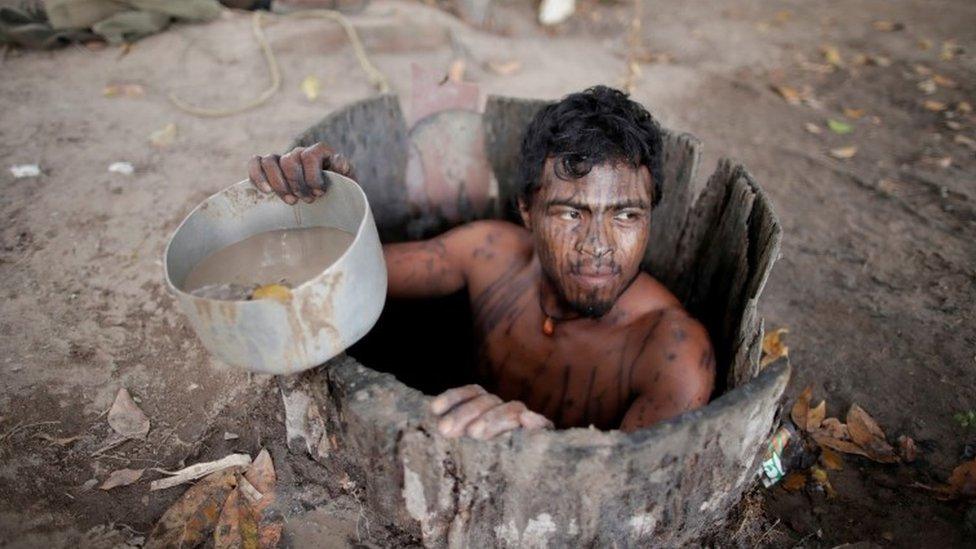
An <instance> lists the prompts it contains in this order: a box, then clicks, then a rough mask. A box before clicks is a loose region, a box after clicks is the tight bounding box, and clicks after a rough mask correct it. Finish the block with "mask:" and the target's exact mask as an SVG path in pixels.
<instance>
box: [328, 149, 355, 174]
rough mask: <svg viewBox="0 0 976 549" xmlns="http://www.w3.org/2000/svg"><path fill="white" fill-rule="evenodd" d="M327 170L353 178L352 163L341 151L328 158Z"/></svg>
mask: <svg viewBox="0 0 976 549" xmlns="http://www.w3.org/2000/svg"><path fill="white" fill-rule="evenodd" d="M328 169H329V170H332V171H334V172H335V173H337V174H341V175H344V176H346V177H348V178H350V179H351V178H353V177H354V175H353V173H352V171H353V170H352V164H351V163H350V162H349V159H348V158H346V156H345V155H344V154H342V153H335V154H333V155H332V157H331V158H329V167H328Z"/></svg>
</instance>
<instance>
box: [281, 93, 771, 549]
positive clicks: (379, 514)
mask: <svg viewBox="0 0 976 549" xmlns="http://www.w3.org/2000/svg"><path fill="white" fill-rule="evenodd" d="M544 104H545V103H543V102H540V101H530V100H522V99H512V98H505V97H489V98H488V101H487V105H486V109H485V112H484V114H483V115H481V117H480V119H478V118H477V117H475V118H474V119H471V115H470V114H463V115H460V114H459V115H458V116H457V117H455V118H454V119H453V120H454V122H457V121H458V120H461V121H462V122H463V123H462V124H460V126H458V125H455V126H454V127H456V128H462V129H463V131H466V132H469V133H470V132H472V131H473V132H476V135H475V137H476V139H471V138H470V137H471V136H470V135H469V136H468V139H467V140H466V141H464V143H463V144H462V145H460V146H462V147H467V149H466V150H471V151H473V152H472V155H473V156H474V157H480V158H482V159H483V161H481V160H478V158H475V159H474V160H471V161H467V162H461V163H460V165H461V167H460V168H459V169H458V170H454V171H453V172H449V173H448V175H447V177H446V179H447V180H448V181H447V182H446V183H443V182H441V183H442V184H446V185H448V186H450V185H459V186H461V185H465V184H470V183H469V182H470V178H471V177H480V178H482V179H483V176H484V174H477V173H475V172H476V170H477V166H479V165H485V166H487V168H485V169H488V170H490V171H491V174H489V175H490V177H491V178H493V179H492V191H491V193H490V196H489V199H488V200H487V201H485V202H483V203H479V204H476V207H473V206H472V205H471V203H470V202H465V203H463V204H462V203H459V204H458V205H457V208H449V209H448V210H447V211H442V210H437V209H433V210H432V209H431V208H429V207H426V206H425V205H423V204H418V202H417V200H416V199H415V198H416V193H413V194H411V190H410V188H409V187H410V185H411V183H410V176H409V174H408V173H407V172H408V164H411V163H409V162H408V157H409V156H410V155H411V154H415V152H414V151H413V150H412V149H411V147H413V144H412V143H413V140H414V139H418V138H419V137H418V136H417V133H416V132H417V131H418V130H417V128H419V127H421V125H422V124H417V125H415V126H414V127H413V128H411V129H409V130H408V128H407V125H406V123H405V121H404V117H403V115H402V113H401V110H400V107H399V103H398V101H397V99H396V97H394V96H390V95H384V96H379V97H376V98H372V99H368V100H365V101H362V102H359V103H355V104H353V105H350V106H348V107H346V108H344V109H341V110H339V111H337V112H334V113H332V114H330V115H329V116H327V117H326V118H325V119H323V120H322V121H321V122H319V123H318V124H316V125H314V126H313V127H311V128H310V129H309V130H308V131H306V132H305V133H304V134H303V135H302V136H301V137H300V138H299V139H298V140H297V141H296V144H305V145H307V144H310V143H313V142H315V141H325V142H327V143H329V144H330V145H332V146H333V147H335V148H336V149H337V150H339V151H341V152H343V153H344V154H346V155H348V156H349V157H350V158H351V159H352V162H353V165H354V166H355V167H356V169H357V179H358V181H359V182H360V185H361V186H362V187H363V189H364V190H365V192H366V195H367V196H368V197H369V200H370V204H371V206H372V208H373V212H374V216H375V218H376V221H377V225H378V228H379V231H380V235H381V237H382V238H383V239H384V240H386V241H390V240H401V239H407V238H419V237H423V236H429V235H430V234H433V233H436V232H438V231H441V230H443V229H445V228H447V227H449V226H451V225H453V224H456V223H459V222H462V221H464V220H466V219H470V218H475V217H488V216H495V217H505V216H508V215H510V211H509V209H508V207H507V205H508V204H509V198H510V197H511V195H512V190H513V188H514V180H513V176H514V173H515V166H516V162H517V153H518V148H519V144H520V140H521V134H522V131H523V128H524V127H525V126H526V124H527V123H528V120H529V119H530V118H531V116H532V115H533V114H534V113H535V112H536V110H537V109H538V108H540V107H541V106H542V105H544ZM445 127H447V126H445ZM440 131H442V132H448V133H449V132H450V131H452V130H450V129H444V128H441V130H440ZM453 131H462V130H461V129H457V130H453ZM435 135H436V132H435ZM664 146H665V158H664V170H665V180H664V182H663V186H664V190H663V197H662V201H661V203H660V205H659V206H658V207H657V208H656V209H655V210H654V212H653V214H652V222H651V238H650V244H649V249H648V252H647V254H646V257H645V269H646V270H647V271H648V272H650V273H651V274H653V275H654V276H655V277H657V278H658V279H659V280H661V281H662V282H663V283H664V284H665V285H667V286H668V287H669V288H670V289H671V290H672V291H673V292H674V293H675V294H676V295H677V296H678V297H679V298H680V299H681V300H682V301H683V302H684V303H685V306H686V307H687V308H688V310H689V311H690V312H691V313H692V314H693V315H694V316H695V317H696V318H698V319H699V320H701V321H702V322H703V323H704V324H705V326H706V327H707V328H708V330H709V333H710V334H711V337H712V339H713V342H714V344H715V348H716V357H717V360H718V364H719V368H720V370H719V377H720V379H719V382H718V385H719V388H718V390H717V393H718V394H720V396H718V398H715V399H714V400H713V401H712V402H711V403H710V404H709V405H708V406H706V407H705V408H703V409H701V410H697V411H694V412H690V413H686V414H683V415H681V416H679V417H677V418H674V419H672V420H670V421H667V422H664V423H661V424H659V425H655V426H653V427H651V428H649V429H645V430H642V431H639V432H636V433H630V434H625V433H621V432H618V431H609V432H602V431H598V430H595V429H568V430H561V431H546V432H533V433H523V432H516V433H513V434H508V435H503V436H501V437H498V438H497V439H495V440H492V441H488V442H481V441H475V440H470V439H445V438H443V437H441V436H440V435H438V434H437V432H436V428H435V425H434V418H433V417H432V416H431V415H430V414H429V412H428V411H427V403H428V401H429V396H427V395H425V394H424V392H421V391H419V390H417V389H415V388H412V387H410V386H407V385H406V384H404V383H403V382H402V381H399V380H398V378H399V379H400V380H406V381H408V382H409V383H410V384H411V385H412V386H414V387H419V388H421V389H423V390H424V391H425V392H427V393H428V394H430V393H431V392H433V391H435V390H439V389H441V388H444V387H446V386H452V385H455V384H457V383H458V382H461V381H463V378H464V374H463V368H461V367H460V366H457V365H459V364H461V362H460V361H459V360H460V359H457V357H451V356H448V357H445V356H444V355H445V354H447V355H450V354H451V352H453V351H457V350H459V349H461V348H464V344H463V342H464V339H463V337H461V335H463V329H460V328H458V327H459V326H463V325H464V324H466V323H465V322H463V321H459V319H458V317H457V316H456V315H452V314H447V313H446V312H449V311H461V314H463V307H464V305H463V303H460V302H459V300H458V299H457V298H448V299H446V300H442V302H441V303H439V304H433V305H432V304H425V305H423V308H424V310H425V311H426V313H425V314H420V313H418V311H419V309H417V305H416V304H414V305H410V304H397V303H388V306H387V309H388V310H387V312H384V316H385V317H390V318H394V317H398V316H399V317H402V318H404V319H406V320H407V322H405V323H403V324H401V325H399V326H390V325H385V326H384V323H383V321H381V322H380V325H379V326H378V327H377V328H376V329H374V332H376V333H374V334H371V335H370V336H367V338H366V340H364V341H363V342H361V344H360V345H358V346H357V347H354V348H352V349H350V350H349V353H348V354H347V355H342V356H340V357H338V358H336V359H333V360H332V361H330V362H328V363H327V364H325V365H323V366H322V367H320V368H318V369H316V370H313V371H310V372H308V373H306V374H302V375H301V376H296V377H293V378H288V379H283V380H282V393H283V397H284V401H285V408H286V416H287V417H286V420H287V423H288V425H289V441H288V442H289V447H290V448H291V449H292V450H294V451H301V452H308V453H309V454H310V455H311V456H312V457H313V458H314V459H315V460H316V461H317V462H318V463H319V464H321V466H322V467H324V468H326V469H327V471H328V473H329V474H328V475H326V476H327V477H328V478H330V479H333V481H334V483H335V488H336V489H343V490H351V491H353V492H355V493H356V494H357V495H358V496H359V497H360V498H361V500H362V502H363V505H364V513H365V514H366V516H367V518H368V520H369V522H370V524H371V525H372V529H373V531H374V533H375V532H376V531H377V530H378V529H379V528H383V535H384V538H385V539H390V538H391V536H392V537H393V538H394V539H397V540H399V542H400V543H402V544H411V543H422V544H424V545H427V546H451V547H488V546H503V547H543V546H546V547H562V546H572V547H578V546H600V547H603V546H618V547H629V546H647V545H655V546H660V545H666V546H673V545H682V544H685V543H688V542H690V541H693V540H695V539H696V538H698V537H700V536H701V535H702V534H704V533H706V532H707V531H708V530H709V529H710V528H713V527H715V526H716V525H718V524H720V523H721V521H722V519H724V518H725V516H726V514H727V512H728V511H729V509H730V508H731V507H732V506H733V505H734V504H735V503H736V502H737V501H738V500H739V498H740V497H741V495H742V493H743V491H744V490H745V489H746V488H747V487H748V486H749V485H750V484H751V483H752V482H753V481H754V480H755V478H756V476H757V471H758V460H759V456H760V453H761V451H762V450H763V448H764V442H765V440H766V438H767V437H768V436H769V434H770V431H771V430H772V427H773V421H774V417H775V415H776V412H777V409H778V404H779V398H780V396H781V395H782V393H783V391H784V389H785V387H786V383H787V380H788V378H789V373H790V372H789V365H788V364H786V363H780V364H774V365H772V366H770V367H769V368H766V369H765V370H762V371H760V368H759V357H760V351H761V348H760V347H761V341H762V334H763V324H762V319H761V318H759V317H758V316H757V313H756V305H757V299H758V297H759V295H760V293H761V292H762V289H763V286H764V284H765V282H766V278H767V276H768V274H769V271H770V268H771V267H772V264H773V262H774V261H775V259H776V258H777V255H778V251H779V244H780V228H779V224H778V222H777V220H776V217H775V215H774V213H773V211H772V209H771V206H770V203H769V201H768V199H767V198H766V196H765V195H764V194H763V192H762V190H761V189H760V187H759V186H758V185H757V184H756V182H755V181H754V180H753V179H752V177H751V176H750V175H749V174H748V173H747V172H746V171H745V169H744V168H743V167H742V166H740V165H738V164H736V163H734V162H731V161H728V160H723V161H721V162H720V163H719V166H718V169H717V170H716V171H715V173H714V174H713V175H712V176H711V177H710V178H709V180H708V182H707V183H706V184H705V186H704V188H703V189H702V190H701V192H697V189H695V188H694V187H693V184H694V181H695V173H696V170H697V167H698V163H699V158H700V143H699V142H698V140H697V139H695V138H694V137H692V136H690V135H688V134H678V133H674V132H670V131H668V132H667V133H666V135H665V139H664ZM448 152H450V151H448ZM455 156H457V155H455ZM462 156H463V155H462ZM468 160H470V159H468ZM465 170H467V171H465ZM451 174H454V175H453V176H452V175H451ZM458 174H459V175H458ZM472 174H474V175H472ZM452 177H453V178H454V179H455V180H454V181H450V179H451V178H452ZM460 301H463V300H460ZM410 307H414V309H412V310H411V309H410ZM431 310H434V311H436V312H437V314H435V315H432V314H430V311H431ZM414 313H416V314H418V315H419V316H411V315H412V314H414ZM442 313H444V314H442ZM444 318H446V320H439V319H444ZM411 319H413V321H412V322H410V320H411ZM421 323H422V324H424V326H422V328H423V329H424V331H425V333H426V334H427V336H426V337H425V338H422V339H418V338H417V337H415V335H414V333H412V332H410V330H411V325H412V329H413V330H416V329H417V325H418V324H421ZM442 330H443V331H442ZM452 330H453V331H452ZM458 330H460V331H458ZM384 332H385V333H386V335H383V333H384ZM391 333H392V334H395V335H392V336H391V335H390V334H391ZM431 333H434V334H445V336H444V337H443V338H442V339H443V340H444V341H445V348H448V347H451V346H452V345H453V346H454V349H453V351H451V352H446V351H444V350H443V349H440V348H434V347H432V343H434V342H432V341H431V337H430V335H429V334H431ZM458 334H461V335H458ZM459 341H461V342H462V344H460V345H459V344H458V342H459ZM353 357H357V358H359V359H361V360H363V362H366V363H368V364H370V365H371V366H373V368H367V367H366V366H364V365H362V364H360V362H358V361H357V359H356V358H353ZM367 357H368V360H367ZM452 364H453V365H455V366H454V367H452ZM377 370H383V371H384V372H393V373H395V374H396V375H397V377H394V375H391V374H390V373H381V372H380V371H377Z"/></svg>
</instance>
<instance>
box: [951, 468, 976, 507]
mask: <svg viewBox="0 0 976 549" xmlns="http://www.w3.org/2000/svg"><path fill="white" fill-rule="evenodd" d="M948 489H949V495H950V496H953V497H962V498H972V497H976V459H974V460H972V461H966V462H963V463H961V464H960V465H958V466H957V467H956V468H955V469H953V470H952V475H951V476H950V477H949V486H948Z"/></svg>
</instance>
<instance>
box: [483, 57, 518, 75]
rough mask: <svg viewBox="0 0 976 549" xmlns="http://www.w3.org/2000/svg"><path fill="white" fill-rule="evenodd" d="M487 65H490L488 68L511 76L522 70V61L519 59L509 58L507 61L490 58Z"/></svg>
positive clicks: (496, 72) (499, 73)
mask: <svg viewBox="0 0 976 549" xmlns="http://www.w3.org/2000/svg"><path fill="white" fill-rule="evenodd" d="M486 65H487V66H488V70H490V71H491V72H493V73H495V74H498V75H501V76H509V75H512V74H515V73H517V72H518V71H520V70H522V62H521V61H519V60H518V59H509V60H507V61H502V60H494V59H493V60H489V61H488V62H487V63H486Z"/></svg>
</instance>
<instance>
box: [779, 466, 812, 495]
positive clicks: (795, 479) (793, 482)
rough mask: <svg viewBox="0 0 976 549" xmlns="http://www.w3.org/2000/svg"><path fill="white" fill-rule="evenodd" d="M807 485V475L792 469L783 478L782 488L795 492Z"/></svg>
mask: <svg viewBox="0 0 976 549" xmlns="http://www.w3.org/2000/svg"><path fill="white" fill-rule="evenodd" d="M806 485H807V475H806V473H804V472H803V471H793V472H792V473H790V474H788V475H786V478H785V479H783V489H784V490H786V491H787V492H796V491H797V490H800V489H801V488H803V487H804V486H806Z"/></svg>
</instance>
